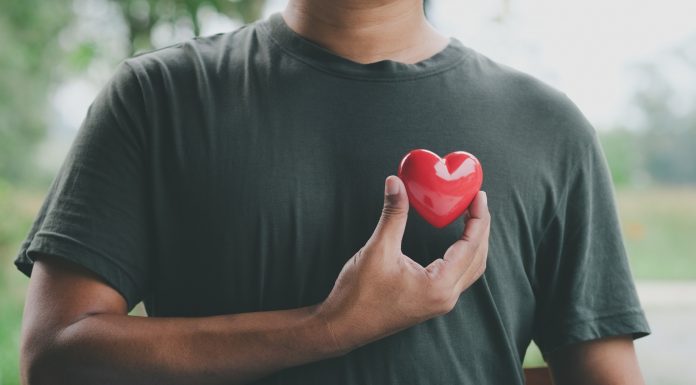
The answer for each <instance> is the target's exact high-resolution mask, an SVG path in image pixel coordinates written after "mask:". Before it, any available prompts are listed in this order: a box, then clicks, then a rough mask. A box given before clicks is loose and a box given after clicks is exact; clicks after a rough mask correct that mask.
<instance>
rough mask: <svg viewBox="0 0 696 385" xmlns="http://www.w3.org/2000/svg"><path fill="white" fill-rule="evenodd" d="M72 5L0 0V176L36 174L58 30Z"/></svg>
mask: <svg viewBox="0 0 696 385" xmlns="http://www.w3.org/2000/svg"><path fill="white" fill-rule="evenodd" d="M70 4H71V1H69V0H52V1H49V2H46V1H40V0H22V1H15V0H1V1H0V10H2V12H0V47H2V55H0V175H2V176H4V177H5V178H6V179H9V180H13V181H20V180H25V179H27V178H28V177H29V176H31V175H32V170H33V162H32V159H33V150H34V149H35V145H36V144H37V143H38V142H39V141H40V140H41V139H42V138H43V136H44V134H45V127H46V121H45V119H46V118H45V117H46V115H45V113H44V112H45V110H46V106H47V104H48V91H49V89H50V87H51V85H52V82H53V80H54V76H55V74H56V72H55V68H56V66H57V63H58V62H60V57H61V53H60V47H59V45H58V41H57V35H58V32H59V31H60V30H61V29H62V28H63V27H64V26H65V25H66V24H67V23H69V22H70V20H71V18H72V13H71V11H70Z"/></svg>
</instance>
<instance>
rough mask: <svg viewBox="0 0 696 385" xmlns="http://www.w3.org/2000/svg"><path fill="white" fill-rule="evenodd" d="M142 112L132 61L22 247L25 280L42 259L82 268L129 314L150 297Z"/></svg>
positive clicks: (100, 104)
mask: <svg viewBox="0 0 696 385" xmlns="http://www.w3.org/2000/svg"><path fill="white" fill-rule="evenodd" d="M144 111H145V106H144V100H143V97H142V92H141V90H140V87H139V83H138V79H137V76H136V75H135V73H134V72H133V69H132V68H131V67H130V66H129V65H128V63H127V62H125V61H124V62H122V63H121V64H119V66H118V68H117V70H116V72H115V74H114V75H113V76H112V77H111V79H110V80H109V81H108V82H107V84H106V86H105V87H104V88H102V89H101V91H100V92H99V94H98V95H97V97H96V98H95V99H94V101H93V102H92V104H91V105H90V107H89V109H88V111H87V114H86V117H85V119H84V121H83V122H82V125H81V126H80V128H79V130H78V132H77V135H76V138H75V139H74V141H73V143H72V145H71V147H70V150H69V151H68V154H67V156H66V158H65V160H64V161H63V163H62V164H61V166H60V169H59V171H58V174H57V175H56V177H55V178H54V180H53V182H52V184H51V186H50V189H49V191H48V194H47V195H46V197H45V199H44V201H43V204H42V205H41V207H40V209H39V212H38V214H37V216H36V218H35V219H34V222H33V224H32V226H31V229H30V230H29V233H28V235H27V237H26V239H25V240H24V242H23V243H22V244H21V246H20V250H19V253H18V255H17V257H16V259H15V265H16V266H17V268H18V269H19V270H20V271H22V272H23V273H24V274H26V275H27V276H30V275H31V272H32V267H33V263H34V261H35V260H36V258H37V256H39V255H41V254H48V255H54V256H58V257H62V258H64V259H66V260H69V261H72V262H74V263H77V264H79V265H81V266H83V267H85V268H87V269H89V270H91V271H92V272H94V273H96V274H97V275H99V276H100V277H101V278H102V279H104V281H105V282H107V283H108V284H109V285H111V286H112V287H113V288H114V289H116V290H117V291H118V292H119V293H121V295H123V297H124V298H125V299H126V301H127V303H128V309H129V310H130V309H132V308H133V307H134V306H135V305H136V304H137V303H138V302H139V301H140V300H141V299H142V298H143V296H144V293H145V291H146V290H147V289H146V288H147V276H148V255H149V253H150V250H149V245H150V244H149V242H148V239H149V237H150V236H151V232H150V229H149V226H150V225H149V223H150V221H149V213H150V207H151V205H150V202H149V200H148V188H147V186H148V183H147V181H148V176H147V163H148V162H147V156H146V154H147V151H146V148H147V140H146V132H147V131H146V126H147V124H146V121H145V112H144Z"/></svg>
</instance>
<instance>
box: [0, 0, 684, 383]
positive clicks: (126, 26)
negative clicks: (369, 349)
mask: <svg viewBox="0 0 696 385" xmlns="http://www.w3.org/2000/svg"><path fill="white" fill-rule="evenodd" d="M285 4H286V0H266V1H264V0H120V1H118V0H52V1H40V0H22V1H16V0H0V385H14V384H19V378H18V369H17V361H18V343H19V330H20V323H21V315H22V307H23V298H24V292H25V289H26V286H27V282H28V280H27V279H26V278H25V277H24V276H23V275H22V274H21V273H19V272H18V271H17V270H16V269H15V267H14V265H13V264H12V261H13V259H14V257H15V254H16V252H17V251H18V247H19V243H20V242H21V241H22V240H23V239H24V237H25V235H26V233H27V232H28V231H29V227H30V225H31V223H32V221H33V219H34V217H35V215H36V213H37V211H38V209H39V206H40V204H41V202H42V201H43V198H44V196H45V195H46V193H47V189H48V186H49V184H50V183H51V181H52V179H53V177H54V176H55V174H56V172H57V170H58V167H59V166H60V164H61V163H62V161H63V158H64V157H65V155H66V153H67V150H68V148H69V146H70V144H71V142H72V140H73V138H74V135H75V134H76V132H77V129H78V128H79V126H80V123H81V121H82V119H83V118H84V115H85V113H86V110H87V107H88V106H89V104H90V103H91V101H92V99H93V98H94V97H95V96H96V93H97V92H98V91H99V89H100V88H101V87H102V86H103V85H104V84H105V82H106V81H107V79H108V78H109V77H110V76H111V74H112V73H113V71H114V69H115V67H116V65H117V64H118V63H119V62H120V61H121V60H123V59H124V58H126V57H128V56H130V55H132V54H134V53H137V52H140V51H144V50H149V49H152V48H159V47H163V46H166V45H170V44H173V43H176V42H178V41H181V40H184V39H189V38H191V37H193V36H195V35H209V34H214V33H218V32H226V31H231V30H234V29H236V28H238V27H239V26H241V25H243V24H245V23H249V22H252V21H254V20H257V19H259V18H265V17H267V16H269V15H270V14H271V13H273V12H278V11H281V10H282V9H283V8H284V7H285ZM425 7H426V14H427V16H428V18H429V20H430V21H431V23H432V24H433V25H434V26H435V27H436V28H437V29H439V30H440V31H442V32H445V33H447V34H449V35H451V36H455V37H457V38H459V39H460V40H461V41H462V42H463V43H464V44H465V45H467V46H469V47H471V48H474V49H476V50H478V51H480V52H482V53H483V54H485V55H487V56H489V57H491V58H492V59H494V60H497V61H499V62H502V63H505V64H507V65H510V66H512V67H515V68H517V69H520V70H522V71H525V72H527V73H530V74H532V75H534V76H536V77H538V78H540V79H542V80H543V81H545V82H547V83H549V84H551V85H553V86H554V87H556V88H559V89H561V90H562V91H564V92H565V93H566V94H568V96H569V97H570V98H571V99H572V100H573V101H574V102H575V103H576V104H577V105H578V106H579V107H580V109H581V110H582V111H583V112H584V113H585V115H586V116H587V117H588V118H589V120H590V121H591V122H592V123H593V125H594V126H595V128H596V129H597V130H598V132H599V134H600V136H601V139H602V144H603V148H604V151H605V154H606V156H607V159H608V162H609V166H610V168H611V172H612V176H613V178H614V182H615V185H616V197H617V201H618V205H619V214H620V217H621V223H622V228H623V233H624V236H625V241H626V245H627V248H628V251H629V255H630V262H631V267H632V270H633V273H634V275H635V277H636V280H637V285H638V289H639V294H640V296H641V300H642V303H643V305H644V306H645V309H646V311H647V315H648V318H649V321H650V324H651V327H652V329H653V334H652V335H651V336H649V337H646V338H643V339H640V340H638V341H636V348H637V350H638V354H639V359H640V361H641V365H642V370H643V373H644V375H645V377H646V379H647V381H648V383H651V384H661V385H681V384H693V383H694V381H696V365H693V364H692V360H693V357H696V335H695V334H694V333H692V332H691V331H692V330H691V328H692V327H693V325H696V23H694V19H693V15H696V2H694V1H692V0H642V1H633V0H613V1H611V2H607V1H602V0H584V1H569V0H534V1H524V0H494V1H491V0H429V1H426V3H425ZM525 365H527V366H536V365H543V360H541V358H540V356H539V353H538V351H537V350H536V349H535V347H534V346H531V347H530V349H529V352H528V354H527V358H526V360H525Z"/></svg>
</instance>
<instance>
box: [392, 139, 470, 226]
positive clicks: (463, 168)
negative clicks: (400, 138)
mask: <svg viewBox="0 0 696 385" xmlns="http://www.w3.org/2000/svg"><path fill="white" fill-rule="evenodd" d="M398 177H399V178H400V179H401V180H402V181H403V182H404V185H405V186H406V194H407V195H408V201H409V204H410V205H411V206H413V208H415V209H416V212H418V214H420V216H421V217H423V219H425V220H426V221H427V222H428V223H430V224H431V225H433V226H435V227H436V228H442V227H445V226H447V225H449V224H450V223H452V222H453V221H454V220H455V219H457V217H459V216H460V215H461V214H462V213H464V211H466V209H467V207H469V204H471V201H472V200H473V199H474V197H475V196H476V193H478V191H479V190H480V189H481V183H483V170H482V169H481V163H480V162H479V160H478V159H477V158H476V157H475V156H474V155H472V154H470V153H468V152H466V151H455V152H451V153H449V154H447V155H446V156H445V157H444V159H443V158H440V157H439V156H438V155H437V154H435V153H434V152H432V151H428V150H425V149H416V150H413V151H410V152H409V153H408V154H406V156H404V158H403V159H402V160H401V163H400V164H399V170H398Z"/></svg>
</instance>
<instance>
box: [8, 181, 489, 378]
mask: <svg viewBox="0 0 696 385" xmlns="http://www.w3.org/2000/svg"><path fill="white" fill-rule="evenodd" d="M392 182H394V183H396V184H397V187H398V189H397V190H398V191H397V192H396V193H395V194H392V195H387V196H385V205H384V209H383V211H382V216H381V218H380V220H379V222H378V224H377V227H376V229H375V230H374V232H373V234H372V236H371V237H370V239H368V241H367V243H366V244H365V246H363V247H362V248H361V249H360V250H359V251H358V252H357V253H356V254H355V255H354V256H353V257H352V258H350V259H349V260H348V261H347V262H346V263H345V265H344V267H343V270H342V271H341V273H340V274H339V276H338V278H337V281H336V284H335V286H334V288H333V289H332V291H331V293H330V294H329V295H328V297H327V298H326V299H325V300H324V301H323V302H322V303H320V304H319V305H316V306H308V307H303V308H298V309H291V310H280V311H266V312H253V313H243V314H235V315H223V316H214V317H199V318H183V317H181V318H157V317H153V318H148V317H132V316H128V315H127V314H126V311H127V306H126V302H125V300H124V298H123V297H122V296H121V295H120V294H119V293H118V292H117V291H116V290H115V289H113V288H111V287H110V286H109V285H107V284H105V283H103V282H101V281H100V279H98V278H97V277H96V276H95V275H93V274H92V273H90V272H89V271H87V270H85V269H83V268H81V267H78V266H77V265H75V264H72V263H68V262H65V261H62V260H61V259H59V258H58V257H51V256H41V257H39V258H37V260H36V261H35V262H34V268H33V269H34V270H33V272H32V278H31V280H30V283H29V290H28V293H27V299H26V305H25V311H24V323H23V330H22V348H21V366H22V369H21V370H22V378H23V381H24V384H32V385H40V384H70V385H79V384H106V383H108V384H129V385H131V384H153V383H165V384H172V385H176V384H192V383H195V384H201V385H202V384H223V383H224V384H230V383H245V382H249V381H251V380H254V379H257V378H260V377H263V376H266V375H268V374H271V373H273V372H275V371H278V370H281V369H284V368H287V367H291V366H296V365H301V364H304V363H309V362H313V361H318V360H321V359H324V358H329V357H332V356H337V355H340V354H344V353H346V352H348V351H350V350H352V349H355V348H357V347H358V346H361V345H364V344H366V343H368V342H371V341H374V340H376V339H379V338H383V337H385V336H387V335H390V334H393V333H396V332H397V331H399V330H402V329H405V328H407V327H409V326H412V325H415V324H417V323H419V322H422V321H425V320H427V319H430V318H433V317H435V316H438V315H442V314H445V313H447V312H449V311H450V310H452V309H453V308H454V306H455V304H456V302H457V300H458V298H459V296H460V295H461V293H462V292H463V291H464V290H466V289H467V288H468V287H469V286H470V285H471V284H472V283H473V282H474V281H476V280H477V279H478V278H479V277H480V276H481V274H483V272H484V270H485V268H486V258H487V255H488V236H489V232H490V214H489V212H488V208H487V204H486V198H485V194H484V193H483V192H480V193H479V195H478V196H477V197H476V198H475V199H474V201H473V202H472V204H471V206H470V208H469V217H468V218H465V220H466V226H465V230H464V234H462V237H461V238H460V239H458V240H456V241H455V242H454V243H453V244H452V246H450V248H449V249H448V250H447V251H446V252H445V255H444V256H443V258H439V259H436V260H435V261H434V262H433V263H431V264H430V265H428V266H427V267H423V266H421V265H419V264H418V263H417V262H415V261H413V260H412V259H410V258H409V257H408V256H406V255H404V254H403V253H402V252H401V241H402V236H403V232H404V229H405V227H406V219H407V218H408V198H407V196H406V192H405V187H404V185H403V182H401V181H400V180H399V179H398V178H397V177H392ZM183 273H185V272H183Z"/></svg>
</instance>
